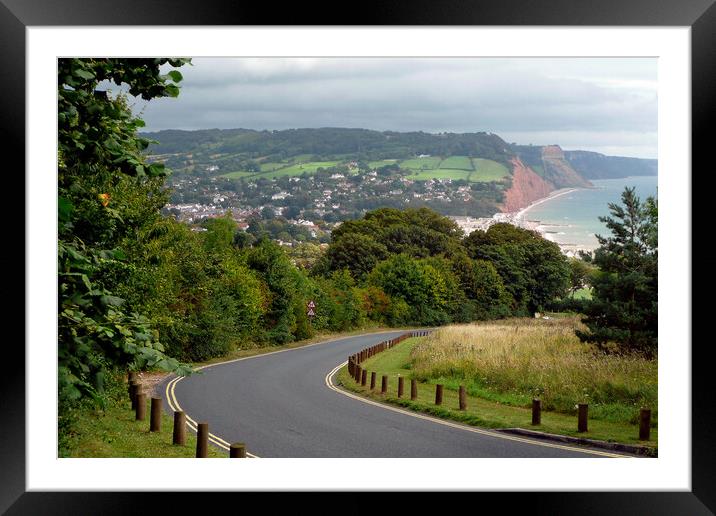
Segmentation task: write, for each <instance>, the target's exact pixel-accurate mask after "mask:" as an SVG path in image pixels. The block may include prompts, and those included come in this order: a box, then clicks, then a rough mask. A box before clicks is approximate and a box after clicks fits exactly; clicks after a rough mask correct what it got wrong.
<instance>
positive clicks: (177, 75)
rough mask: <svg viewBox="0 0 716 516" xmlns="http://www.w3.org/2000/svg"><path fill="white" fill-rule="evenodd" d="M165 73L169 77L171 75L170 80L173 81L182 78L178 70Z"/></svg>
mask: <svg viewBox="0 0 716 516" xmlns="http://www.w3.org/2000/svg"><path fill="white" fill-rule="evenodd" d="M167 75H168V76H169V77H171V78H172V81H174V82H179V81H181V80H182V79H183V78H184V77H183V76H182V74H181V73H180V72H178V71H177V70H172V71H170V72H168V73H167Z"/></svg>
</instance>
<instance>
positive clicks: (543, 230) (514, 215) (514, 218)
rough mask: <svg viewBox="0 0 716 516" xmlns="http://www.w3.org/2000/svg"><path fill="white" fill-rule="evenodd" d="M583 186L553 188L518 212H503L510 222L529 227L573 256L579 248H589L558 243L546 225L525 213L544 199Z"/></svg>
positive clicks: (549, 198)
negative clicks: (527, 216)
mask: <svg viewBox="0 0 716 516" xmlns="http://www.w3.org/2000/svg"><path fill="white" fill-rule="evenodd" d="M584 189H585V188H579V187H569V188H560V189H558V190H554V191H552V192H550V194H549V195H548V196H547V197H542V198H541V199H537V200H536V201H534V202H532V203H530V204H529V205H528V206H525V207H524V208H522V209H521V210H520V211H518V212H511V213H505V214H504V215H506V216H507V217H508V218H509V219H511V222H512V223H513V224H514V225H516V226H519V227H522V228H525V229H530V230H532V231H536V232H537V233H539V234H540V236H541V237H542V238H544V239H545V240H549V241H550V242H554V243H556V244H557V245H558V246H559V249H560V250H561V251H562V253H564V254H566V255H567V256H575V255H576V253H577V252H578V251H580V250H587V251H588V250H589V249H588V248H585V247H582V246H578V245H574V244H560V243H559V242H557V241H556V240H555V238H554V236H552V233H553V232H551V231H547V227H546V226H544V225H543V224H542V223H541V221H531V220H527V219H526V217H525V216H526V215H527V213H528V212H529V211H530V210H531V209H532V208H534V207H535V206H537V205H539V204H542V203H543V202H546V201H551V200H552V199H555V198H557V197H560V196H562V195H565V194H568V193H571V192H576V191H578V190H584Z"/></svg>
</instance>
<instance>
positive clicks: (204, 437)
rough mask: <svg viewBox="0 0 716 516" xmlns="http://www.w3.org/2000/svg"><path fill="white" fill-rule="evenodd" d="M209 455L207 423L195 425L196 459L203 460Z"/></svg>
mask: <svg viewBox="0 0 716 516" xmlns="http://www.w3.org/2000/svg"><path fill="white" fill-rule="evenodd" d="M208 454H209V423H199V424H198V425H196V457H197V458H198V459H204V458H206V457H207V456H208Z"/></svg>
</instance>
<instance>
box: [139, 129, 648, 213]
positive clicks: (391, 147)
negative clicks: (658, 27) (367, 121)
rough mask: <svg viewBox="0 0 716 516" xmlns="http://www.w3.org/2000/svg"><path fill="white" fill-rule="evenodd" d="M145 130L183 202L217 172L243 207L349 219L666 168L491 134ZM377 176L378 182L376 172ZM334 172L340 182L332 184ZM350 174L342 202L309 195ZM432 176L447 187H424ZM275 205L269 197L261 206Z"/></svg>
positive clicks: (521, 195) (527, 195)
mask: <svg viewBox="0 0 716 516" xmlns="http://www.w3.org/2000/svg"><path fill="white" fill-rule="evenodd" d="M142 136H144V137H146V138H149V139H151V140H153V141H155V142H156V143H154V144H152V145H150V147H149V149H148V153H149V159H150V161H161V162H164V163H165V165H166V166H168V167H169V168H170V169H172V170H173V171H174V179H173V180H172V182H173V185H172V186H174V187H177V191H178V193H177V195H175V199H174V200H175V202H177V203H181V202H185V203H186V202H198V201H200V199H201V198H202V197H201V196H197V195H195V194H194V193H192V192H191V191H190V190H191V188H193V187H192V186H191V185H193V184H194V183H195V181H193V180H188V181H183V180H182V179H181V178H182V177H183V178H187V179H188V178H200V179H202V180H204V179H209V178H213V179H216V180H219V181H220V182H223V183H225V182H226V181H227V180H228V181H229V182H231V183H233V186H232V185H229V184H225V185H224V186H223V187H222V191H224V192H228V194H227V195H219V198H221V197H223V198H227V197H231V196H232V195H234V194H236V195H237V201H238V200H239V198H242V199H244V201H246V202H248V204H246V202H243V201H242V202H241V204H242V205H245V206H253V205H254V203H253V202H249V199H251V198H254V199H259V198H261V197H264V198H266V199H268V200H271V197H272V196H282V197H283V198H284V199H285V202H283V203H274V204H272V205H274V206H275V207H277V208H278V207H281V206H282V205H283V206H291V205H297V206H298V207H300V208H301V209H304V208H308V206H309V205H310V204H311V203H316V206H315V207H316V208H317V209H318V213H319V215H320V214H321V213H322V212H325V213H328V212H330V211H331V210H339V212H336V213H335V215H336V216H337V217H338V218H340V219H343V218H345V217H349V216H351V215H350V214H351V213H353V214H354V215H355V214H357V213H360V212H362V211H364V210H366V209H373V208H375V207H380V206H408V205H410V206H429V207H431V208H433V209H436V210H438V211H439V212H440V213H443V214H446V215H447V214H449V215H473V216H491V214H493V213H495V212H497V211H516V210H519V209H521V208H523V207H525V206H527V205H528V204H530V203H531V202H533V201H535V200H537V199H540V198H542V197H544V196H546V195H548V194H549V193H550V192H551V191H553V190H556V189H559V188H569V187H580V188H584V187H590V186H591V183H590V182H589V179H590V178H606V177H627V176H629V175H645V174H653V173H656V161H655V160H641V159H635V158H621V157H613V156H604V155H602V154H598V153H594V152H586V151H566V152H565V151H563V150H562V149H561V148H560V147H559V146H558V145H548V146H533V145H515V144H512V145H511V144H508V143H506V142H505V141H504V140H503V139H502V138H500V137H499V136H498V135H496V134H492V133H485V132H477V133H438V134H431V133H425V132H405V133H401V132H394V131H374V130H368V129H348V128H318V129H288V130H282V131H275V130H273V131H268V130H264V131H257V130H252V129H207V130H198V131H183V130H165V131H159V132H153V133H143V135H142ZM376 173H377V174H378V178H377V179H375V178H373V179H371V178H370V177H368V176H371V175H372V176H374V175H375V174H376ZM357 176H360V177H361V178H363V179H360V180H359V179H358V178H357ZM330 177H333V178H336V179H338V180H339V181H337V182H336V181H328V179H329V178H330ZM350 177H353V178H354V179H355V180H353V179H351V183H352V184H353V185H354V186H349V187H347V188H345V189H344V190H345V195H344V196H343V198H342V199H340V202H336V200H337V199H336V195H335V194H336V192H334V193H333V198H330V196H329V195H328V194H327V196H325V198H322V199H319V198H318V197H315V196H312V195H309V196H308V197H307V196H306V195H305V192H307V191H310V190H315V189H316V188H317V187H318V186H319V185H318V184H309V183H310V181H308V182H306V181H307V179H308V178H316V181H319V182H320V183H321V188H322V190H335V189H336V186H337V183H340V179H341V178H350ZM321 178H322V179H321ZM288 179H291V180H292V181H293V182H291V181H287V180H288ZM431 181H433V182H435V181H437V182H439V183H441V184H442V186H440V187H439V188H437V189H436V188H435V187H434V186H430V184H427V186H421V184H423V183H430V182H431ZM244 182H250V183H256V184H257V185H258V190H256V187H255V186H254V187H248V186H241V185H242V184H243V183H244ZM182 183H183V184H184V186H181V184H182ZM223 183H222V184H223ZM304 183H305V184H304ZM369 183H371V184H370V188H369V190H370V191H369V192H367V194H368V195H367V196H365V199H362V198H361V195H359V194H360V191H361V189H365V188H368V184H369ZM271 185H273V186H271ZM358 185H360V187H359V186H358ZM277 186H278V187H277ZM204 190H206V187H204ZM299 190H300V191H301V192H303V193H301V195H302V196H303V197H302V198H304V200H305V202H301V203H300V204H299V203H298V201H297V200H296V197H295V196H296V194H297V193H300V192H298V191H299ZM231 192H234V194H232V193H231ZM241 192H244V193H243V194H242V193H241ZM215 194H216V192H215ZM215 194H212V198H213V197H215ZM257 194H259V195H257ZM204 197H206V196H204ZM292 197H293V199H292ZM314 197H315V198H314ZM273 200H276V199H275V198H274V199H273ZM269 204H271V203H269V202H266V201H264V202H260V203H258V204H257V205H256V207H260V206H266V205H269ZM322 204H325V207H324V206H322ZM339 205H340V208H332V207H333V206H339ZM320 216H323V215H320Z"/></svg>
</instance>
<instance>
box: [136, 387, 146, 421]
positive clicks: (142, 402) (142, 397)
mask: <svg viewBox="0 0 716 516" xmlns="http://www.w3.org/2000/svg"><path fill="white" fill-rule="evenodd" d="M136 399H137V408H136V409H135V418H134V419H135V420H136V421H144V418H145V416H146V414H147V396H146V394H144V393H143V392H138V393H137V398H136Z"/></svg>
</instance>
